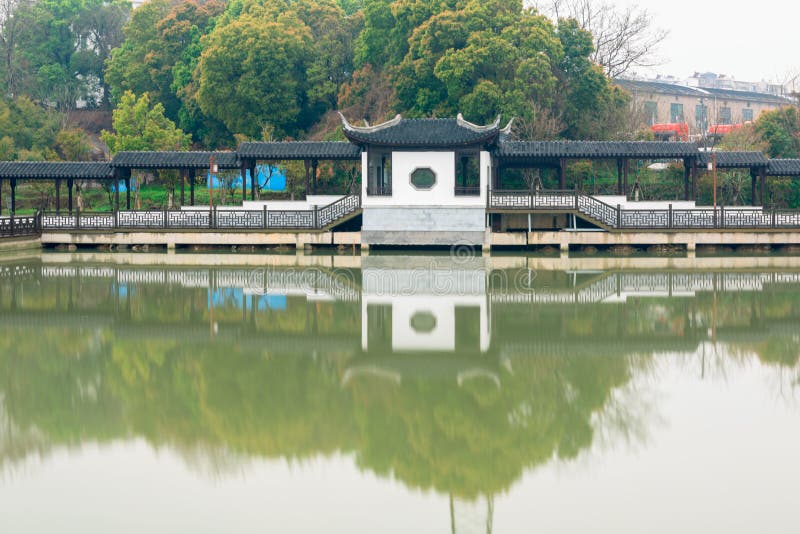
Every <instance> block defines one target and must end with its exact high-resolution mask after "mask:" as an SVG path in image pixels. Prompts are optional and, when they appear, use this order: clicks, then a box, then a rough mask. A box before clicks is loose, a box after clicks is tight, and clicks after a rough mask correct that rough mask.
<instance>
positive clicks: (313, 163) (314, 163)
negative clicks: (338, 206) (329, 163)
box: [311, 160, 319, 195]
mask: <svg viewBox="0 0 800 534" xmlns="http://www.w3.org/2000/svg"><path fill="white" fill-rule="evenodd" d="M318 164H319V161H317V160H311V179H312V180H313V182H312V183H313V185H312V186H311V188H312V191H314V194H315V195H316V194H317V165H318Z"/></svg>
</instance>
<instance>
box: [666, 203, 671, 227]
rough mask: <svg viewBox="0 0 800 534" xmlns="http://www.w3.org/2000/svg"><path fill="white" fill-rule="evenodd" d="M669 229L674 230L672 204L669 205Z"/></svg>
mask: <svg viewBox="0 0 800 534" xmlns="http://www.w3.org/2000/svg"><path fill="white" fill-rule="evenodd" d="M667 228H669V229H670V230H672V203H670V205H669V215H668V216H667Z"/></svg>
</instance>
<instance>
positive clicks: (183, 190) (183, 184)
mask: <svg viewBox="0 0 800 534" xmlns="http://www.w3.org/2000/svg"><path fill="white" fill-rule="evenodd" d="M185 204H186V169H181V207H183V206H184V205H185Z"/></svg>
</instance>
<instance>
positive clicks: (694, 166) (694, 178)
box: [691, 159, 700, 200]
mask: <svg viewBox="0 0 800 534" xmlns="http://www.w3.org/2000/svg"><path fill="white" fill-rule="evenodd" d="M699 172H700V171H699V169H698V168H697V160H696V159H692V196H691V200H697V174H698V173H699Z"/></svg>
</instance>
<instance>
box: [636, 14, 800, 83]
mask: <svg viewBox="0 0 800 534" xmlns="http://www.w3.org/2000/svg"><path fill="white" fill-rule="evenodd" d="M620 4H621V5H624V3H622V2H620ZM632 4H633V5H638V6H640V7H642V8H646V9H647V10H648V11H649V12H650V13H651V14H652V15H653V19H654V22H655V24H656V25H657V26H659V27H662V28H665V29H667V30H669V32H670V34H669V37H667V39H666V40H665V41H664V43H663V45H662V46H661V50H660V55H661V56H662V57H663V59H664V60H666V61H667V62H666V63H664V64H663V65H662V66H661V67H658V70H659V71H661V72H664V73H665V74H674V75H675V76H678V77H685V76H689V75H691V74H692V73H693V71H695V70H699V71H712V72H717V73H724V74H729V75H732V76H734V77H735V78H736V79H739V80H747V81H759V80H762V79H766V80H770V81H784V80H786V79H787V78H790V77H792V76H794V75H796V74H800V2H798V1H797V0H752V1H746V2H745V1H742V0H728V1H726V0H640V1H639V2H633V3H632ZM789 73H791V75H789ZM798 81H800V79H798ZM797 85H798V86H800V83H798V84H797Z"/></svg>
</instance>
